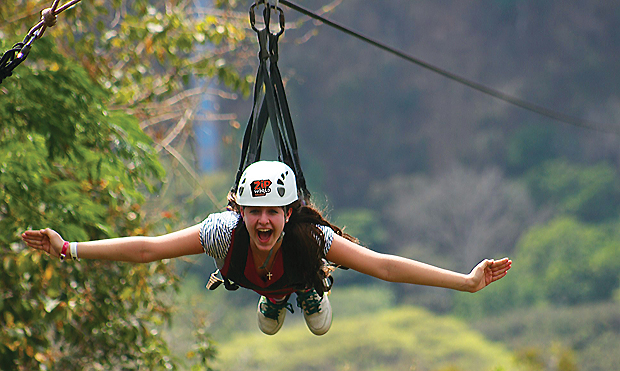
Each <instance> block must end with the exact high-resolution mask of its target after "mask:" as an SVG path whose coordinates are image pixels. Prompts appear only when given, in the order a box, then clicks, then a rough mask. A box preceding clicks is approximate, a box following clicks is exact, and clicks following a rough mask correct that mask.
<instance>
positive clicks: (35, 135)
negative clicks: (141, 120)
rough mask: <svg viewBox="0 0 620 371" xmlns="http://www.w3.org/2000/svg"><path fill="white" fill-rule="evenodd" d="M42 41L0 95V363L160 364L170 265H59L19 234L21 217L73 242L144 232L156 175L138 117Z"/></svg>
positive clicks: (57, 365) (23, 221) (65, 365)
mask: <svg viewBox="0 0 620 371" xmlns="http://www.w3.org/2000/svg"><path fill="white" fill-rule="evenodd" d="M39 50H42V51H44V53H41V54H39V55H45V56H46V57H45V58H37V57H35V58H33V60H34V61H35V63H40V66H41V68H39V69H37V70H31V69H28V68H23V69H20V70H19V71H16V74H15V76H13V77H12V78H11V79H10V80H6V85H4V86H3V90H2V100H0V120H1V123H2V124H1V127H0V132H1V133H2V134H1V135H0V148H2V151H1V152H0V241H1V247H0V249H1V251H2V267H3V269H2V273H1V274H0V281H1V282H2V287H4V289H3V292H2V295H1V296H0V309H1V312H2V317H3V318H2V321H3V323H4V325H3V326H2V329H1V330H0V338H2V342H1V345H0V367H1V368H2V369H24V370H35V369H40V368H44V367H46V368H47V369H76V370H77V369H88V368H93V369H95V368H97V367H104V368H110V367H129V368H139V367H140V366H145V367H148V368H158V367H160V368H164V367H165V366H166V365H167V364H169V363H170V361H169V360H167V359H166V357H165V355H166V344H165V343H164V342H163V341H162V340H161V339H160V338H159V337H158V336H157V334H155V333H152V332H151V329H150V327H151V326H152V325H153V324H157V323H159V322H161V321H163V320H165V319H166V317H167V316H168V314H169V308H168V306H167V305H165V303H163V302H162V300H161V299H160V297H159V296H158V295H157V294H158V293H160V292H162V291H163V290H166V289H167V288H168V287H169V285H173V286H174V284H175V279H174V276H173V275H172V273H171V270H170V269H169V268H168V267H167V264H166V263H158V264H153V265H140V266H135V265H129V264H113V263H106V262H88V263H87V262H83V263H76V262H67V263H61V262H59V261H57V260H53V259H49V258H48V257H46V256H44V255H42V254H41V253H39V252H36V251H31V250H28V249H23V247H22V245H20V244H18V240H19V234H20V232H22V231H23V230H25V229H26V228H27V227H33V228H43V227H51V228H54V229H56V230H58V231H59V232H60V233H61V234H62V235H63V236H64V237H65V238H66V239H68V240H73V241H76V240H83V239H92V238H103V237H113V236H116V235H131V234H135V233H143V232H146V231H145V230H144V228H145V225H144V224H143V223H142V221H141V218H140V204H141V203H142V201H143V199H144V197H143V196H142V194H141V192H140V189H141V188H144V187H145V186H146V188H148V189H151V190H153V189H154V186H155V184H156V183H155V182H156V181H157V180H158V179H161V178H162V177H163V175H164V173H163V170H162V168H161V166H160V165H159V162H158V160H157V156H156V155H155V153H154V151H153V148H152V141H151V140H150V138H149V137H148V136H146V135H145V134H144V133H143V132H142V131H141V130H140V128H139V126H138V123H137V121H136V120H135V119H134V118H132V117H130V116H128V115H126V114H124V113H121V112H114V111H108V110H106V109H105V105H106V91H105V90H104V89H102V88H100V87H99V86H98V85H97V84H96V83H93V82H92V80H90V78H89V77H88V75H87V74H86V72H85V71H84V70H83V69H82V68H81V67H79V66H76V65H75V64H73V63H71V62H70V61H67V60H65V59H64V58H62V56H60V55H58V54H57V53H55V52H54V48H52V47H51V46H50V44H49V43H48V42H46V41H43V40H42V41H41V48H40V49H39ZM106 365H107V366H106Z"/></svg>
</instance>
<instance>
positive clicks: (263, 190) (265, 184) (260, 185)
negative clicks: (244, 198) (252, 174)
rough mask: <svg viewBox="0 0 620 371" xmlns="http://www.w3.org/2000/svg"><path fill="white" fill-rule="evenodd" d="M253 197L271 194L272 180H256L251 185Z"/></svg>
mask: <svg viewBox="0 0 620 371" xmlns="http://www.w3.org/2000/svg"><path fill="white" fill-rule="evenodd" d="M250 189H252V197H262V196H265V195H267V194H268V193H271V180H269V179H266V180H255V181H253V182H252V184H251V185H250Z"/></svg>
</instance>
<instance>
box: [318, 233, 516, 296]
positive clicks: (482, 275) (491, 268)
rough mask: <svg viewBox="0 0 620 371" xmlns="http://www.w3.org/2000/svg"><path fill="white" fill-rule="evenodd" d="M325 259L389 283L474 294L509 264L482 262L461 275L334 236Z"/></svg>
mask: <svg viewBox="0 0 620 371" xmlns="http://www.w3.org/2000/svg"><path fill="white" fill-rule="evenodd" d="M327 260H329V261H331V262H334V263H336V264H339V265H342V266H345V267H349V268H351V269H354V270H356V271H358V272H361V273H364V274H368V275H370V276H373V277H376V278H379V279H382V280H385V281H390V282H402V283H412V284H418V285H426V286H436V287H445V288H449V289H454V290H459V291H468V292H476V291H478V290H481V289H482V288H484V287H485V286H487V285H489V284H490V283H492V282H494V281H497V280H499V279H500V278H502V277H504V276H505V275H506V273H507V272H508V270H509V269H510V266H511V264H512V261H510V260H509V259H508V258H503V259H501V260H489V259H485V260H483V261H482V262H480V263H479V264H478V265H477V266H476V267H475V268H474V269H473V270H472V271H471V272H470V273H469V274H467V275H466V274H461V273H457V272H453V271H450V270H446V269H442V268H438V267H435V266H432V265H429V264H425V263H421V262H418V261H415V260H411V259H406V258H402V257H399V256H395V255H388V254H381V253H378V252H376V251H372V250H369V249H367V248H365V247H362V246H360V245H358V244H356V243H353V242H351V241H349V240H347V239H345V238H343V237H340V236H335V237H334V241H333V242H332V245H331V247H330V249H329V252H328V253H327Z"/></svg>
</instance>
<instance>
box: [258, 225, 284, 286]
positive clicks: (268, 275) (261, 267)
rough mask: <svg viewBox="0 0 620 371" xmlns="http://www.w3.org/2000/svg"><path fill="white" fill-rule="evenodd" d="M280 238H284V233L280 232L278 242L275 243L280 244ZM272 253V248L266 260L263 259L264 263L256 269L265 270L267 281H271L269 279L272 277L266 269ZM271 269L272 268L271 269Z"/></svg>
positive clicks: (269, 270)
mask: <svg viewBox="0 0 620 371" xmlns="http://www.w3.org/2000/svg"><path fill="white" fill-rule="evenodd" d="M282 237H284V231H282V234H281V235H280V237H279V238H278V241H276V243H278V242H280V241H281V240H282ZM272 253H273V247H272V248H271V250H269V254H267V259H265V262H264V263H263V265H261V266H260V267H258V269H265V270H267V279H268V280H269V281H271V277H272V276H273V274H271V269H267V264H269V259H271V254H272ZM271 268H273V267H271Z"/></svg>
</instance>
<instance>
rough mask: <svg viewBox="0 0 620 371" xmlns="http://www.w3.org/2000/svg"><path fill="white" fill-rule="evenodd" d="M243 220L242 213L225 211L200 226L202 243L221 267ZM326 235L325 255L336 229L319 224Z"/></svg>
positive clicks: (210, 217)
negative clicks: (238, 225)
mask: <svg viewBox="0 0 620 371" xmlns="http://www.w3.org/2000/svg"><path fill="white" fill-rule="evenodd" d="M240 220H241V215H239V214H238V213H236V212H234V211H224V212H221V213H215V214H211V215H209V216H208V217H207V218H206V219H205V220H204V221H203V222H202V224H201V226H200V243H201V244H202V248H203V249H204V250H205V253H206V254H207V255H209V256H210V257H212V258H214V259H215V261H216V263H217V266H218V267H221V266H222V265H223V263H224V259H225V258H226V254H227V253H228V248H229V247H230V242H231V241H232V235H233V233H234V231H235V228H236V227H237V223H239V221H240ZM318 227H319V229H320V230H321V231H322V232H323V236H324V237H325V255H327V252H328V251H329V248H330V247H331V245H332V241H333V240H334V230H333V229H331V228H330V227H326V226H323V225H319V226H318Z"/></svg>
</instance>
